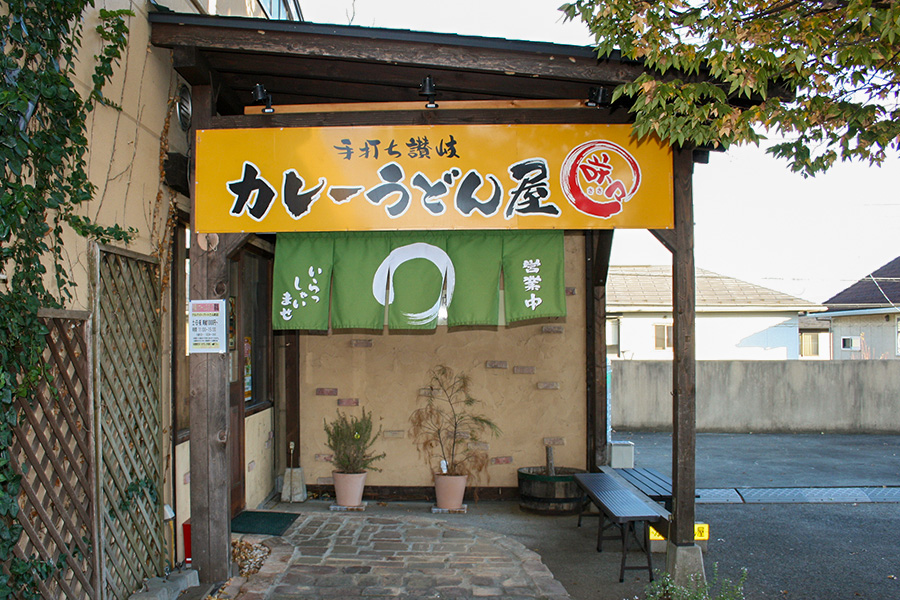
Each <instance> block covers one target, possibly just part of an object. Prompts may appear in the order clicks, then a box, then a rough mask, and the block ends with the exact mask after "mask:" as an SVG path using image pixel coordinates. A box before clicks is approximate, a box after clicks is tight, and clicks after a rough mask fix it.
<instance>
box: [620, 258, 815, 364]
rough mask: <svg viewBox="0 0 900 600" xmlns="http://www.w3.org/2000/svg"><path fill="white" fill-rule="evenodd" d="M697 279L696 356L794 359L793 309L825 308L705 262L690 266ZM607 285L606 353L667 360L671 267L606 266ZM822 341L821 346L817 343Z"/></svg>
mask: <svg viewBox="0 0 900 600" xmlns="http://www.w3.org/2000/svg"><path fill="white" fill-rule="evenodd" d="M696 281H697V359H698V360H794V359H798V358H800V357H801V352H800V333H799V320H800V318H801V317H800V315H803V314H805V313H817V312H820V311H823V310H825V307H823V306H821V305H818V304H815V303H814V302H808V301H806V300H802V299H800V298H796V297H794V296H790V295H788V294H784V293H781V292H778V291H775V290H771V289H768V288H764V287H761V286H758V285H754V284H751V283H748V282H746V281H741V280H739V279H735V278H733V277H727V276H725V275H719V274H718V273H713V272H712V271H707V270H704V269H697V270H696ZM607 290H608V291H607V294H608V298H607V309H608V311H609V314H608V315H607V348H608V352H609V356H610V357H612V358H613V359H616V358H618V359H622V360H670V359H671V357H672V336H673V331H672V278H671V268H669V267H660V266H612V267H610V271H609V287H608V288H607ZM822 348H823V349H825V350H827V346H826V345H824V344H823V345H822ZM804 358H806V356H804Z"/></svg>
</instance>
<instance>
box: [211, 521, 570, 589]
mask: <svg viewBox="0 0 900 600" xmlns="http://www.w3.org/2000/svg"><path fill="white" fill-rule="evenodd" d="M241 539H243V540H245V541H248V542H252V543H263V544H265V545H266V546H268V547H269V548H270V549H271V553H270V555H269V557H268V558H267V559H266V562H265V564H264V565H263V566H262V568H261V569H260V571H259V572H258V573H256V574H254V575H250V576H248V577H246V578H245V577H236V578H234V579H232V580H231V581H230V582H229V584H228V586H227V587H226V588H225V589H224V590H223V591H222V592H220V594H219V597H220V598H223V599H224V598H234V599H235V600H288V599H292V600H293V599H310V600H318V599H325V598H336V599H340V600H357V599H368V600H372V599H373V598H378V597H391V598H405V599H409V600H418V599H423V600H424V599H460V598H503V599H505V600H535V599H541V600H569V599H570V596H569V595H568V594H567V593H566V590H565V588H563V586H562V584H560V583H559V582H558V581H557V580H556V579H554V577H553V574H552V573H551V572H550V570H549V569H547V567H546V566H544V564H543V562H541V558H540V556H538V555H537V554H536V553H534V552H532V551H530V550H528V549H527V548H525V546H523V545H522V544H520V543H518V542H516V541H513V540H511V539H509V538H508V537H506V536H503V535H500V534H498V533H493V532H490V531H487V530H484V529H477V528H474V527H465V526H460V525H455V524H453V523H450V522H445V521H435V520H429V519H425V518H421V517H402V518H392V517H383V516H366V515H354V514H348V513H331V514H328V513H312V514H305V515H303V514H301V515H300V517H299V518H298V519H297V521H295V522H294V524H293V525H292V526H291V527H290V529H288V530H287V531H286V532H285V534H284V536H283V537H265V536H256V535H245V536H241Z"/></svg>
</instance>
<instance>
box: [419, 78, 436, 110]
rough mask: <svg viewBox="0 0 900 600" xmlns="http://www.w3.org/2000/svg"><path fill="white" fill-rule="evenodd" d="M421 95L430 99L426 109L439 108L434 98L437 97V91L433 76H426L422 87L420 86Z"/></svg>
mask: <svg viewBox="0 0 900 600" xmlns="http://www.w3.org/2000/svg"><path fill="white" fill-rule="evenodd" d="M419 95H420V96H425V97H426V98H428V102H426V103H425V108H437V107H438V105H437V102H435V101H434V97H435V96H437V90H436V89H435V87H434V79H432V78H431V75H426V76H425V79H423V80H422V83H421V85H419Z"/></svg>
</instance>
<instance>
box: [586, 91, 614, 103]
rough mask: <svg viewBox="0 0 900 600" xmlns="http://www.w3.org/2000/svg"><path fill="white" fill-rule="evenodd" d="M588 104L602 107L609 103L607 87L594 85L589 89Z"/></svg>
mask: <svg viewBox="0 0 900 600" xmlns="http://www.w3.org/2000/svg"><path fill="white" fill-rule="evenodd" d="M586 104H587V106H591V107H593V108H600V107H601V106H606V105H608V104H609V92H608V91H607V90H606V88H602V87H592V88H591V89H590V90H588V99H587V103H586Z"/></svg>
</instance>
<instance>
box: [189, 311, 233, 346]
mask: <svg viewBox="0 0 900 600" xmlns="http://www.w3.org/2000/svg"><path fill="white" fill-rule="evenodd" d="M227 317H228V315H227V314H226V311H225V301H224V300H191V311H190V314H189V316H188V325H189V326H188V348H190V353H191V354H202V353H215V352H218V353H220V354H224V353H225V350H226V349H227V348H228V340H227V338H226V336H225V322H226V320H227Z"/></svg>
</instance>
